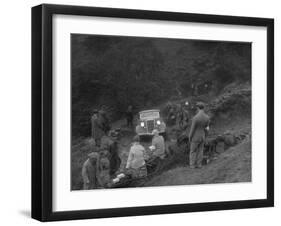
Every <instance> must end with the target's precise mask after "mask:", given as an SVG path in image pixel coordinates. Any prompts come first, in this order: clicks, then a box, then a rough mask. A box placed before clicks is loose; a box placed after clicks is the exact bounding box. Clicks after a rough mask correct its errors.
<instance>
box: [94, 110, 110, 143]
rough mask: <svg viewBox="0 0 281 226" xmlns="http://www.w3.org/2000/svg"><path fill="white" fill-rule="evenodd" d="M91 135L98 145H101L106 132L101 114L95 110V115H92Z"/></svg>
mask: <svg viewBox="0 0 281 226" xmlns="http://www.w3.org/2000/svg"><path fill="white" fill-rule="evenodd" d="M91 125H92V128H91V135H92V138H93V139H94V140H95V144H96V146H98V147H100V144H101V138H102V137H103V136H104V135H105V134H106V133H105V130H104V126H103V122H102V119H101V116H100V115H99V113H98V111H96V110H95V111H94V113H93V116H92V117H91Z"/></svg>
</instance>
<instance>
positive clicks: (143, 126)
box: [136, 109, 166, 136]
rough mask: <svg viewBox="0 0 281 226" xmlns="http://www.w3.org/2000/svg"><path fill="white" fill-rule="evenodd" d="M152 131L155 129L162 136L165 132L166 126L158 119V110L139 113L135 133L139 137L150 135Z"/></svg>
mask: <svg viewBox="0 0 281 226" xmlns="http://www.w3.org/2000/svg"><path fill="white" fill-rule="evenodd" d="M154 129H157V130H158V131H159V133H161V134H164V133H165V131H166V124H165V122H164V121H163V120H162V118H161V117H160V110H158V109H154V110H146V111H141V112H139V121H138V125H137V126H136V133H137V134H138V135H139V136H144V135H152V131H153V130H154Z"/></svg>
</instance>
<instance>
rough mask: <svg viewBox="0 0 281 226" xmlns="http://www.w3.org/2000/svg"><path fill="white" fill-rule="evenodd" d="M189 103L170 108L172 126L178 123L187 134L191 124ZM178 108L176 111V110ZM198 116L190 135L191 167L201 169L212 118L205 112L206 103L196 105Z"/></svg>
mask: <svg viewBox="0 0 281 226" xmlns="http://www.w3.org/2000/svg"><path fill="white" fill-rule="evenodd" d="M188 107H189V103H188V102H187V101H186V102H185V103H183V104H181V106H179V107H173V106H170V107H169V108H168V109H169V111H168V117H167V118H168V120H170V121H169V123H170V125H174V124H176V123H177V122H178V126H179V128H180V129H181V130H183V131H185V133H187V127H188V125H189V124H190V122H189V119H190V114H189V111H188ZM175 108H176V109H175ZM196 111H197V112H196V114H195V116H194V117H193V118H192V120H191V125H190V130H189V133H188V134H186V135H188V142H189V144H190V145H189V147H190V150H189V167H190V168H192V169H194V168H201V167H202V161H203V151H204V145H205V141H206V136H207V134H208V131H209V124H210V118H209V116H208V115H207V114H206V113H205V112H204V103H202V102H198V103H197V104H196Z"/></svg>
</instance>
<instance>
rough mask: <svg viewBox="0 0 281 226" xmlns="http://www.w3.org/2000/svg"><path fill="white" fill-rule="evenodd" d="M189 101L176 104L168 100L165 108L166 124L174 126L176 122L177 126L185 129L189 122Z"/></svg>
mask: <svg viewBox="0 0 281 226" xmlns="http://www.w3.org/2000/svg"><path fill="white" fill-rule="evenodd" d="M188 107H189V103H188V101H185V102H184V103H181V104H180V105H179V106H178V105H172V104H171V103H170V102H168V104H167V106H166V109H167V119H166V122H167V125H168V126H174V125H176V124H177V123H178V125H179V128H180V129H182V130H185V129H186V128H187V126H188V122H189V118H190V116H189V111H188Z"/></svg>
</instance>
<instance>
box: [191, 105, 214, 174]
mask: <svg viewBox="0 0 281 226" xmlns="http://www.w3.org/2000/svg"><path fill="white" fill-rule="evenodd" d="M197 110H198V113H197V114H196V115H195V116H194V117H193V119H192V124H191V128H190V131H189V142H190V153H189V166H190V168H192V169H194V168H195V167H197V168H201V167H202V160H203V150H204V144H205V139H206V133H207V131H208V130H209V122H210V118H209V116H208V115H207V114H206V113H205V112H204V104H203V103H197Z"/></svg>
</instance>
